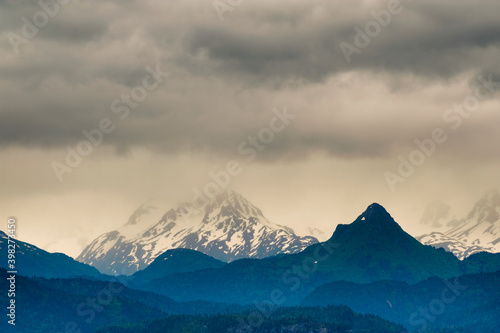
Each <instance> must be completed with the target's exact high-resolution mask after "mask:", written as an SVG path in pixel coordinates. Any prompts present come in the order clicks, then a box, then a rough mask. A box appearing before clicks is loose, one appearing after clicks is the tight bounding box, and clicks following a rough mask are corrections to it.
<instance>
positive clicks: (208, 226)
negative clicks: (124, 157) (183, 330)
mask: <svg viewBox="0 0 500 333" xmlns="http://www.w3.org/2000/svg"><path fill="white" fill-rule="evenodd" d="M190 208H191V207H190V206H189V204H183V205H180V206H179V207H178V208H175V209H170V210H168V211H167V210H166V209H165V208H164V207H163V206H161V205H159V204H157V203H156V202H148V203H146V204H144V205H142V206H141V207H139V209H137V210H136V211H135V212H134V213H133V214H132V216H131V217H130V219H129V221H128V222H127V223H126V224H125V225H124V226H122V227H120V228H118V229H117V230H115V231H111V232H108V233H106V234H103V235H101V236H99V237H98V238H97V239H95V240H94V241H93V242H92V243H91V244H90V245H88V246H87V247H86V248H85V250H84V251H83V252H82V253H81V254H80V256H79V257H78V258H77V260H79V261H81V262H84V263H88V264H90V265H93V266H94V267H96V268H97V269H99V270H100V271H101V272H103V273H107V274H126V275H129V274H133V273H134V272H136V271H138V270H141V269H144V268H145V267H146V266H147V265H149V264H150V263H151V262H152V261H153V260H154V259H156V258H157V257H158V256H160V255H161V254H162V253H164V252H165V251H167V250H169V249H174V248H187V249H192V250H196V251H200V252H203V253H205V254H207V255H209V256H212V257H214V258H216V259H219V260H222V261H226V262H228V261H232V260H236V259H241V258H263V257H267V256H273V255H277V254H280V253H295V252H299V251H302V250H303V249H305V248H306V247H307V246H309V245H312V244H314V243H317V242H318V240H317V239H316V238H314V237H311V236H306V237H300V236H297V235H296V234H295V233H294V232H293V230H292V229H291V228H288V227H284V226H280V225H277V224H274V223H272V222H270V221H269V220H268V219H267V218H266V217H265V216H264V215H263V214H262V211H261V210H260V209H258V208H257V207H255V206H254V205H252V204H251V203H250V202H248V201H247V200H246V199H245V198H243V197H242V196H241V195H240V194H238V193H236V192H234V191H228V192H223V193H220V194H219V195H217V196H216V197H215V198H214V199H213V200H211V201H210V202H209V203H208V204H207V205H206V206H205V208H204V210H202V211H197V212H198V213H197V214H187V212H192V211H194V210H193V209H190ZM165 211H166V213H163V214H162V213H161V212H165Z"/></svg>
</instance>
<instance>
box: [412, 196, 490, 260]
mask: <svg viewBox="0 0 500 333" xmlns="http://www.w3.org/2000/svg"><path fill="white" fill-rule="evenodd" d="M417 239H418V240H419V241H420V242H422V243H423V244H427V245H432V246H434V247H437V248H444V249H445V250H447V251H450V252H453V253H454V254H455V255H456V256H457V257H458V258H459V259H464V258H466V257H468V256H469V255H471V254H474V253H477V252H482V251H486V252H500V193H499V192H498V190H490V191H488V192H486V193H485V194H484V195H483V197H482V198H481V199H480V200H479V201H477V202H476V203H475V205H474V207H473V208H472V210H471V211H470V212H469V214H467V216H466V217H465V218H463V219H459V220H458V221H456V222H455V226H454V227H452V228H451V229H449V230H448V231H444V232H433V233H430V234H426V235H422V236H419V237H417Z"/></svg>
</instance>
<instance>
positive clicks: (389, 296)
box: [302, 272, 500, 332]
mask: <svg viewBox="0 0 500 333" xmlns="http://www.w3.org/2000/svg"><path fill="white" fill-rule="evenodd" d="M499 285H500V272H495V273H487V274H474V275H464V276H460V277H459V278H453V279H449V280H446V281H445V280H441V279H439V278H436V277H433V278H429V279H426V280H424V281H421V282H419V283H417V284H414V285H409V284H407V283H405V282H395V281H378V282H373V283H369V284H359V283H353V282H347V281H337V282H332V283H329V284H326V285H323V286H320V287H318V288H317V289H315V290H314V291H313V292H312V293H311V294H310V295H309V296H307V297H306V299H305V300H304V301H303V302H302V304H303V305H306V306H326V305H347V306H348V307H350V308H352V309H353V310H354V311H357V312H361V313H371V314H376V315H378V316H381V317H382V318H384V319H387V320H391V321H394V322H397V323H400V324H402V325H404V326H406V328H407V329H409V331H410V332H414V331H419V332H421V331H424V330H425V329H427V328H431V327H433V328H436V327H449V328H456V327H464V328H466V331H467V332H496V331H497V329H498V327H499V325H500V316H498V306H500V303H499V302H500V301H499V300H500V289H499V288H498V286H499ZM434 331H435V330H434ZM457 331H458V332H462V331H461V330H454V332H457Z"/></svg>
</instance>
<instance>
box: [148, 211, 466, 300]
mask: <svg viewBox="0 0 500 333" xmlns="http://www.w3.org/2000/svg"><path fill="white" fill-rule="evenodd" d="M466 272H467V269H466V267H464V265H463V263H462V262H461V261H460V260H458V259H457V258H456V257H455V256H454V255H453V254H452V253H449V252H446V251H444V250H443V249H435V248H433V247H431V246H427V245H423V244H421V243H420V242H418V241H417V240H415V239H414V238H413V237H412V236H410V235H409V234H407V233H406V232H404V231H403V229H401V227H400V226H399V225H398V224H397V223H396V222H395V221H394V219H393V218H392V217H391V215H390V214H389V213H388V212H387V211H386V210H385V209H384V208H383V207H382V206H380V205H379V204H376V203H374V204H372V205H370V206H369V207H368V208H367V209H366V211H365V212H364V213H363V214H361V215H360V216H359V217H358V218H357V219H356V220H355V221H354V222H353V223H351V224H348V225H344V224H340V225H338V226H337V228H336V230H335V232H334V234H333V236H332V237H331V238H330V239H329V240H328V241H326V242H324V243H319V244H313V245H311V246H309V247H308V248H306V249H305V250H304V251H302V252H300V253H296V254H290V255H278V256H274V257H269V258H265V259H260V260H255V259H242V260H237V261H235V262H231V263H228V264H226V265H224V266H222V267H220V268H212V269H205V270H202V271H197V272H194V273H176V274H172V275H168V276H166V277H164V278H161V279H157V280H152V281H150V282H148V283H146V284H145V285H144V286H142V288H143V289H144V290H148V291H155V292H157V293H161V294H163V295H167V296H169V297H172V298H173V299H176V300H179V301H189V300H196V299H205V300H209V301H217V302H233V303H235V302H236V303H240V304H247V303H252V302H254V301H257V302H259V301H265V300H267V299H269V297H270V295H272V294H273V293H276V292H275V291H276V290H278V291H279V294H280V295H282V297H281V298H282V299H283V304H289V305H291V304H297V303H298V302H300V301H301V300H302V299H303V297H305V296H306V295H307V294H308V293H309V292H311V291H312V290H313V289H314V288H316V287H318V286H319V285H322V284H325V283H329V282H333V281H339V280H346V281H352V282H357V283H369V282H374V281H379V280H394V281H404V282H407V283H416V282H418V281H421V280H424V279H426V278H429V277H432V276H437V277H440V278H449V277H453V276H459V275H462V274H465V273H466ZM219 290H225V291H226V292H224V293H220V292H219Z"/></svg>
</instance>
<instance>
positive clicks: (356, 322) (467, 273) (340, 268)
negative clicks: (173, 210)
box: [0, 193, 500, 333]
mask: <svg viewBox="0 0 500 333" xmlns="http://www.w3.org/2000/svg"><path fill="white" fill-rule="evenodd" d="M234 195H235V193H230V194H226V195H225V196H223V197H220V198H219V199H220V200H218V201H217V202H214V206H212V207H208V208H206V209H205V213H204V214H205V215H207V213H206V212H217V213H216V214H212V215H211V214H208V215H207V221H212V219H211V218H213V219H215V220H222V221H223V222H224V221H226V220H229V221H228V223H232V224H230V225H231V226H233V225H236V226H237V225H238V224H237V223H236V221H238V218H235V214H236V213H238V214H240V215H239V216H241V214H242V213H241V211H246V212H247V214H248V215H257V214H258V212H257V211H255V210H250V207H246V208H245V207H243V206H242V202H241V201H236V200H235V199H234V197H233V198H232V199H231V198H230V197H231V196H234ZM488 200H489V198H488ZM490 201H491V200H490ZM488 202H489V201H488ZM238 205H239V206H238ZM233 206H236V207H233ZM478 207H481V208H484V207H488V205H480V206H478ZM218 208H220V209H218ZM147 211H148V210H147V209H144V210H143V211H139V212H137V214H135V215H134V216H133V217H134V218H131V221H132V222H135V223H130V224H127V225H126V226H124V227H123V229H121V230H122V232H123V234H124V235H128V236H130V235H131V234H139V235H143V234H144V233H141V232H139V231H138V230H140V229H141V228H142V227H143V224H144V225H147V224H148V223H151V220H154V219H153V218H150V217H151V215H148V214H144V212H147ZM223 211H224V212H223ZM476 211H477V212H479V211H483V209H478V210H476ZM490 211H491V210H490ZM475 214H479V213H475ZM164 215H167V214H164ZM479 215H481V214H479ZM474 216H476V215H474ZM484 216H489V215H484ZM148 219H149V221H148ZM249 219H250V218H248V219H247V220H245V219H243V218H240V219H239V220H241V221H240V222H241V223H246V224H245V225H246V226H249V227H250V228H251V230H253V226H254V225H255V224H252V223H249ZM487 220H488V218H487ZM129 222H130V221H129ZM223 225H224V224H223ZM134 228H136V229H135V230H136V231H133V230H134ZM150 229H151V228H149V229H148V230H150ZM0 236H1V237H0V248H1V249H2V250H4V249H6V246H5V242H6V238H7V236H6V235H5V234H0ZM16 242H17V254H18V258H19V260H18V262H19V267H18V272H19V273H18V274H19V275H18V276H17V277H16V284H17V285H16V286H18V287H17V290H16V302H18V304H19V305H20V306H19V311H18V313H17V315H18V318H23V320H22V321H21V320H19V321H18V323H19V327H16V328H18V329H19V331H22V332H60V331H64V330H65V325H70V326H71V325H73V326H72V327H73V328H77V329H81V332H92V331H98V332H155V331H158V332H170V331H171V332H181V331H186V332H187V331H189V332H200V333H201V332H226V331H227V332H246V331H248V330H252V331H253V332H259V333H261V332H262V333H264V332H265V333H269V332H283V333H284V332H311V331H313V332H346V333H347V332H395V333H396V332H397V333H400V332H404V331H405V330H404V329H403V328H402V326H405V327H406V329H409V330H410V331H411V330H415V329H418V328H421V329H420V330H419V331H420V332H425V333H430V332H440V333H441V332H443V333H451V332H461V333H462V332H467V333H472V332H481V333H493V332H495V330H496V327H498V324H500V323H499V322H498V315H497V309H498V307H499V306H500V299H499V294H498V290H499V289H498V286H499V284H500V282H499V271H500V254H498V253H488V252H481V253H475V254H473V255H470V256H468V257H467V258H465V259H464V260H459V259H458V258H457V257H456V256H455V255H453V254H452V253H450V252H447V251H445V250H444V249H442V248H435V247H432V246H428V245H424V244H421V243H420V242H418V241H417V240H416V239H415V238H413V237H412V236H410V235H409V234H407V233H406V232H405V231H404V230H403V229H402V228H401V227H400V226H399V224H398V223H397V222H396V221H395V220H394V218H393V217H392V216H391V215H390V214H389V213H388V212H387V211H386V210H385V208H384V207H382V206H381V205H379V204H377V203H373V204H371V205H369V206H368V207H367V208H366V210H365V211H364V212H363V213H362V214H361V215H359V216H358V217H357V218H356V219H355V220H354V221H353V222H352V223H350V224H340V225H338V226H337V227H336V229H335V232H334V233H333V235H332V236H331V237H330V238H329V239H328V240H327V241H325V242H322V243H314V244H311V245H309V246H307V247H306V248H305V249H303V250H302V251H300V252H297V253H288V254H287V253H278V254H276V255H274V256H270V257H264V258H260V259H256V258H243V259H238V260H233V261H231V262H229V263H226V262H224V261H221V260H217V259H215V258H213V257H211V256H209V255H207V254H204V253H202V252H200V251H196V250H191V249H183V248H177V249H168V250H166V251H164V252H163V253H161V254H160V255H158V256H157V257H156V258H155V259H154V260H153V261H152V262H151V263H150V264H149V265H148V266H147V267H146V268H144V269H143V270H141V271H137V272H135V273H134V274H132V275H131V276H119V277H111V276H107V275H103V274H100V273H99V272H98V271H97V270H96V269H95V268H93V267H91V266H89V265H87V264H84V263H80V262H77V261H75V260H73V259H71V258H69V257H67V256H65V255H62V254H58V253H48V252H46V251H44V250H41V249H39V248H37V247H36V246H33V245H31V244H28V243H25V242H22V241H16ZM0 275H1V276H2V277H3V276H6V275H7V272H6V270H5V269H0ZM33 276H37V277H33ZM47 278H50V279H47ZM457 281H458V282H457ZM8 283H9V282H8V281H7V279H5V278H2V279H1V281H0V287H2V288H3V289H5V290H7V289H8ZM457 283H458V284H457ZM450 285H454V286H455V289H450V288H452V287H450ZM445 287H447V288H448V289H449V291H447V293H448V294H446V295H445V296H446V297H448V296H450V295H451V294H450V292H451V293H454V291H455V292H460V294H459V295H457V294H456V293H455V296H456V298H454V299H453V301H450V302H448V301H447V303H446V305H445V307H446V311H445V312H444V311H443V312H444V313H442V312H439V311H441V310H439V311H437V310H436V308H432V306H436V305H435V304H437V303H436V302H437V301H439V299H441V298H442V297H443V296H442V295H443V290H445V289H444V288H445ZM457 288H458V289H457ZM1 297H2V301H4V299H7V296H6V295H5V294H4V295H3V296H1ZM446 299H447V300H449V298H446ZM436 300H437V301H436ZM443 302H444V301H443ZM433 304H434V305H433ZM443 304H444V303H443ZM331 305H335V307H332V306H331ZM345 305H347V306H349V307H350V308H353V309H354V311H356V312H361V313H365V314H364V315H360V314H357V313H355V312H353V311H352V310H351V309H350V308H347V307H345ZM311 306H314V307H311ZM47 309H50V311H49V310H47ZM421 309H424V310H425V309H428V310H429V309H430V311H431V315H432V316H433V317H426V313H425V312H421ZM422 311H423V310H422ZM433 311H434V312H436V313H438V312H439V316H438V315H435V313H434V312H433ZM368 313H372V314H376V315H379V316H380V317H382V318H383V319H385V320H382V319H380V318H377V317H374V316H372V315H367V314H368ZM415 313H416V315H414V314H415ZM256 316H257V317H256ZM259 316H260V317H259ZM259 318H261V319H259ZM429 318H431V319H429ZM257 319H258V321H256V320H257ZM410 319H411V320H410ZM261 320H262V321H261ZM386 320H390V321H392V322H388V321H386ZM249 323H253V324H249ZM255 323H258V324H255ZM424 324H425V325H424ZM75 325H76V326H75ZM109 325H111V326H112V327H109ZM172 325H174V326H172ZM175 325H177V326H175ZM249 325H250V326H249ZM401 325H402V326H401ZM417 325H419V326H417ZM4 326H6V323H5V322H2V323H1V324H0V329H1V330H2V331H7V329H8V328H10V327H6V328H5V330H4ZM66 327H67V326H66ZM66 330H67V329H66Z"/></svg>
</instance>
